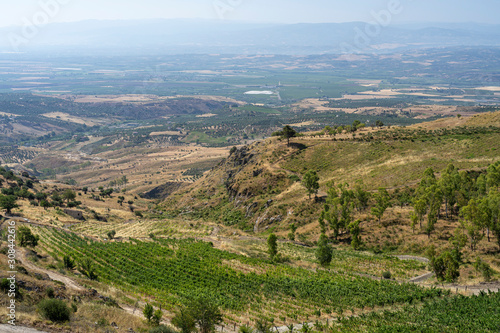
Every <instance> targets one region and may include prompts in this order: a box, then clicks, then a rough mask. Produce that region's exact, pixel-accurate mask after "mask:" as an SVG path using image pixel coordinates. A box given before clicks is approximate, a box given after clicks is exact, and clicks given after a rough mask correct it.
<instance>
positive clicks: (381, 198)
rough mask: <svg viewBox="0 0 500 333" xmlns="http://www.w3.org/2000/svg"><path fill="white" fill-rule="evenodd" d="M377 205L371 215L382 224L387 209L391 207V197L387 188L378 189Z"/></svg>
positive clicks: (376, 195)
mask: <svg viewBox="0 0 500 333" xmlns="http://www.w3.org/2000/svg"><path fill="white" fill-rule="evenodd" d="M375 203H376V204H375V207H372V210H371V213H372V214H373V215H374V216H375V217H376V218H377V219H378V221H379V222H380V220H381V219H382V216H384V213H385V211H386V209H387V208H388V207H390V206H391V197H390V196H389V193H388V192H387V190H386V189H385V188H383V187H380V188H379V189H378V192H377V193H376V194H375Z"/></svg>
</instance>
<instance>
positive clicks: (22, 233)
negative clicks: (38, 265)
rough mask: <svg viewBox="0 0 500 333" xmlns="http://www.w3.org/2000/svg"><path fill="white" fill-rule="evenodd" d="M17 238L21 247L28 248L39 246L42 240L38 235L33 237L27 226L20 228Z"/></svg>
mask: <svg viewBox="0 0 500 333" xmlns="http://www.w3.org/2000/svg"><path fill="white" fill-rule="evenodd" d="M17 237H18V239H19V245H20V246H21V247H26V246H31V247H35V246H37V245H38V241H39V240H40V237H39V236H38V235H37V236H35V235H33V234H32V233H31V229H30V228H28V227H25V226H21V227H19V230H18V232H17Z"/></svg>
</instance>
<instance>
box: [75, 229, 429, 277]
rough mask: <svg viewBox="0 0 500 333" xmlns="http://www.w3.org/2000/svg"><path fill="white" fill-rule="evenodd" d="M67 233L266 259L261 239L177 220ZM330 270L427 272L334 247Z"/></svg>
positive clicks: (288, 253) (304, 257)
mask: <svg viewBox="0 0 500 333" xmlns="http://www.w3.org/2000/svg"><path fill="white" fill-rule="evenodd" d="M218 228H220V227H218ZM70 229H71V230H72V231H73V232H75V233H77V234H82V235H85V236H88V237H91V238H92V237H93V238H100V237H106V235H107V234H108V233H109V232H111V231H116V237H119V238H128V237H132V238H135V239H141V240H142V239H149V238H150V235H151V234H153V235H156V236H158V237H169V238H187V237H192V238H196V239H200V238H203V239H206V240H207V241H213V242H218V241H219V242H222V243H224V246H225V247H226V249H227V248H228V247H230V248H231V252H235V253H240V254H244V255H246V256H250V257H257V258H267V245H266V243H265V242H264V241H262V239H258V238H252V237H242V238H241V239H238V238H234V237H233V238H232V239H231V240H230V241H226V240H225V239H224V238H220V237H219V238H217V237H210V234H211V232H212V231H213V227H211V226H208V225H204V224H199V223H187V222H186V221H183V220H178V219H176V220H170V219H164V220H143V221H140V222H136V223H125V224H124V223H100V222H90V221H88V222H86V223H79V224H75V225H73V226H71V227H70ZM279 251H280V253H282V254H283V255H284V256H285V257H287V258H289V259H290V260H291V261H294V262H295V263H296V264H299V265H300V264H302V265H309V266H310V265H314V264H315V263H316V256H315V249H314V248H311V247H305V246H300V245H297V244H294V243H292V242H281V244H280V249H279ZM332 267H335V270H340V271H349V272H356V273H361V274H371V275H375V276H379V277H381V276H382V275H383V273H384V272H387V271H390V272H391V274H392V276H393V277H394V278H396V279H404V280H409V279H410V278H412V277H415V276H418V275H422V274H425V273H426V272H427V267H426V265H425V264H423V263H419V262H417V261H413V260H409V261H402V260H399V259H397V258H395V257H390V256H384V255H374V254H372V253H368V252H360V251H353V250H351V249H349V248H344V247H341V246H338V247H336V250H335V251H334V256H333V259H332Z"/></svg>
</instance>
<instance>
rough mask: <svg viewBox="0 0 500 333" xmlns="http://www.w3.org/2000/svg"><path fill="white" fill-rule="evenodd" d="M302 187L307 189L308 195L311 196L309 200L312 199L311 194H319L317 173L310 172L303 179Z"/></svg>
mask: <svg viewBox="0 0 500 333" xmlns="http://www.w3.org/2000/svg"><path fill="white" fill-rule="evenodd" d="M302 185H304V187H305V188H306V189H307V194H308V195H309V199H311V194H314V195H315V196H316V194H317V193H318V190H319V177H318V174H317V173H316V171H314V170H309V171H307V172H306V174H305V175H304V178H302Z"/></svg>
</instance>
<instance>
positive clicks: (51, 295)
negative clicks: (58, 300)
mask: <svg viewBox="0 0 500 333" xmlns="http://www.w3.org/2000/svg"><path fill="white" fill-rule="evenodd" d="M45 293H46V294H47V297H49V298H54V296H55V293H54V288H51V287H49V288H47V289H46V290H45Z"/></svg>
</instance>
